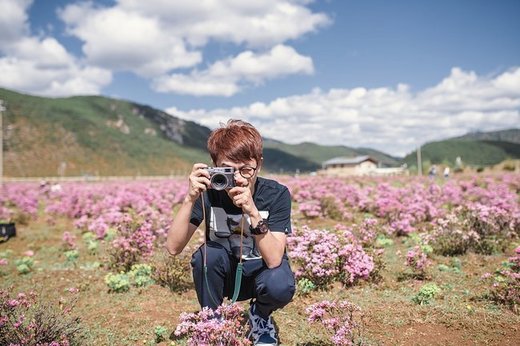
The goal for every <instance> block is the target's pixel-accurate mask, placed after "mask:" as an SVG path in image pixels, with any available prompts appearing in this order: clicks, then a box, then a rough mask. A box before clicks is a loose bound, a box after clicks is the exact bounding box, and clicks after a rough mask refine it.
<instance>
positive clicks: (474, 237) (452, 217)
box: [427, 213, 480, 256]
mask: <svg viewBox="0 0 520 346" xmlns="http://www.w3.org/2000/svg"><path fill="white" fill-rule="evenodd" d="M467 229H468V225H467V221H466V220H464V221H461V220H459V218H458V217H457V215H456V214H455V213H452V214H448V215H447V216H446V217H445V218H443V219H440V220H438V221H437V224H436V226H435V227H434V229H433V232H432V234H431V235H430V236H429V238H428V239H427V241H428V243H429V244H430V245H431V247H432V248H433V252H434V253H436V254H439V255H442V256H458V255H463V254H465V253H466V252H467V251H468V250H469V249H470V248H471V247H472V246H474V244H475V243H476V242H477V241H478V239H479V238H480V237H479V235H478V234H477V233H476V232H474V231H468V230H467Z"/></svg>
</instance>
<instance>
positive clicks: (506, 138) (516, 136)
mask: <svg viewBox="0 0 520 346" xmlns="http://www.w3.org/2000/svg"><path fill="white" fill-rule="evenodd" d="M454 139H460V140H466V139H470V140H481V141H497V142H509V143H516V144H520V129H509V130H500V131H490V132H471V133H468V134H466V135H464V136H461V137H456V138H454Z"/></svg>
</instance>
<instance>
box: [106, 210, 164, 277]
mask: <svg viewBox="0 0 520 346" xmlns="http://www.w3.org/2000/svg"><path fill="white" fill-rule="evenodd" d="M151 227H152V225H151V224H150V223H147V222H144V221H142V220H139V219H138V218H137V217H134V218H129V219H128V220H127V219H125V220H124V221H123V222H121V224H119V226H118V237H117V238H116V239H114V240H113V241H112V248H111V249H110V267H112V268H114V269H116V270H122V271H125V272H127V271H129V270H130V268H131V267H132V265H134V264H136V263H138V262H139V261H140V260H141V259H144V258H148V257H150V256H151V255H152V254H153V243H154V240H155V235H154V233H153V231H152V229H151Z"/></svg>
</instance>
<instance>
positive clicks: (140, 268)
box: [128, 264, 154, 287]
mask: <svg viewBox="0 0 520 346" xmlns="http://www.w3.org/2000/svg"><path fill="white" fill-rule="evenodd" d="M152 274H153V269H152V267H151V266H150V265H148V264H134V265H133V266H132V269H131V270H130V271H129V272H128V275H129V276H130V280H131V282H132V284H133V285H134V286H136V287H144V286H148V285H151V284H153V283H154V281H153V279H152Z"/></svg>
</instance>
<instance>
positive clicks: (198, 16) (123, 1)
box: [59, 0, 330, 96]
mask: <svg viewBox="0 0 520 346" xmlns="http://www.w3.org/2000/svg"><path fill="white" fill-rule="evenodd" d="M307 3H308V2H307V1H294V0H292V1H291V0H265V1H237V0H227V1H191V0H189V1H181V0H179V1H165V0H151V1H146V2H143V1H135V0H119V1H118V2H117V3H116V4H115V5H114V6H112V7H99V6H95V5H94V4H93V3H91V2H83V3H77V4H71V5H68V6H66V7H65V8H63V9H61V10H60V11H59V16H60V18H61V19H62V20H63V21H64V22H65V23H66V25H67V31H68V32H69V33H70V34H71V35H74V36H76V37H77V38H79V39H80V40H81V41H83V42H84V44H83V46H82V49H83V52H84V54H85V59H86V61H87V62H89V63H91V64H95V65H97V66H100V67H103V68H107V69H111V70H119V71H121V70H125V71H132V72H134V73H136V74H138V75H141V76H144V77H146V78H153V87H154V88H155V89H156V90H160V91H163V92H174V93H180V94H191V95H218V96H230V95H233V94H235V93H237V92H238V91H240V90H241V89H242V88H243V87H244V86H247V85H255V84H259V83H262V82H263V81H265V80H268V79H273V78H277V77H279V76H283V75H287V74H296V73H307V74H308V73H312V70H313V66H312V60H311V59H310V58H308V57H304V56H301V55H299V54H298V53H296V52H295V51H294V49H293V48H291V47H288V46H287V45H282V43H283V42H286V41H287V40H291V39H296V38H299V37H301V36H302V35H304V34H306V33H309V32H313V31H316V30H317V29H318V28H319V27H322V26H324V25H327V24H329V23H330V19H329V18H328V17H327V16H326V15H324V14H321V13H313V12H311V11H310V10H309V9H308V8H306V7H305V5H306V4H307ZM209 41H215V42H218V43H231V44H233V45H235V46H236V47H237V48H238V47H239V46H240V45H245V46H247V47H249V48H250V50H247V51H244V52H242V53H239V54H238V55H237V56H236V57H235V58H233V59H227V60H222V61H216V62H213V64H212V65H211V67H210V68H209V69H207V70H203V71H199V69H193V70H192V71H191V72H190V73H188V74H184V73H178V72H175V70H178V69H180V68H195V67H196V66H197V65H198V64H199V63H201V62H202V61H203V56H202V52H201V50H202V49H203V48H204V47H205V45H206V44H207V43H208V42H209ZM284 58H285V59H286V60H285V61H284V60H282V59H284ZM269 65H271V66H269ZM269 67H270V68H269ZM226 73H231V75H224V74H226Z"/></svg>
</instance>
